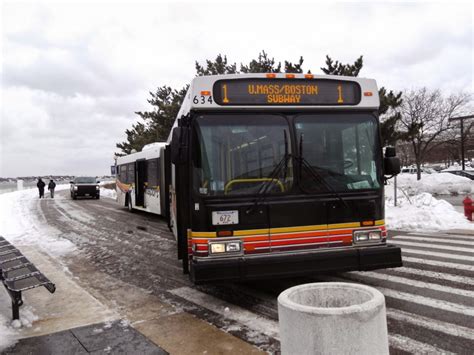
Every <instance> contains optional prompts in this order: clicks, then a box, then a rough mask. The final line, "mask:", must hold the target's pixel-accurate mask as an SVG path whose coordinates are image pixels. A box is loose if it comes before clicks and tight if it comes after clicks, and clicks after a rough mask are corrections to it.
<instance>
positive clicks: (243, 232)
mask: <svg viewBox="0 0 474 355" xmlns="http://www.w3.org/2000/svg"><path fill="white" fill-rule="evenodd" d="M374 223H375V225H376V226H381V225H384V224H385V220H383V219H380V220H377V221H375V222H374ZM359 227H360V222H348V223H334V224H318V225H311V226H297V227H280V228H270V229H268V228H263V229H244V230H235V231H234V233H233V236H236V237H246V236H251V235H259V234H279V233H297V232H310V231H321V230H326V229H327V230H332V229H344V228H359ZM188 237H191V238H192V237H201V238H202V237H204V238H216V237H217V233H216V232H195V231H191V232H190V234H189V235H188Z"/></svg>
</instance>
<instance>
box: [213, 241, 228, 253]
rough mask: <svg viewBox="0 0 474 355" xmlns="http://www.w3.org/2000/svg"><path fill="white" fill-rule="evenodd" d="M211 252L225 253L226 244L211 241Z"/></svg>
mask: <svg viewBox="0 0 474 355" xmlns="http://www.w3.org/2000/svg"><path fill="white" fill-rule="evenodd" d="M210 247H211V248H210V251H211V254H221V253H225V244H224V243H211V244H210Z"/></svg>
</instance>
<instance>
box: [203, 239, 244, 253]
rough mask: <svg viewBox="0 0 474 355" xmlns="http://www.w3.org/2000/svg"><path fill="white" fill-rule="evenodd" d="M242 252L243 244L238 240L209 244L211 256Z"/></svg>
mask: <svg viewBox="0 0 474 355" xmlns="http://www.w3.org/2000/svg"><path fill="white" fill-rule="evenodd" d="M241 250H242V243H241V242H240V241H236V240H229V241H225V242H211V243H209V251H210V253H211V254H226V253H229V254H234V253H239V252H240V251H241Z"/></svg>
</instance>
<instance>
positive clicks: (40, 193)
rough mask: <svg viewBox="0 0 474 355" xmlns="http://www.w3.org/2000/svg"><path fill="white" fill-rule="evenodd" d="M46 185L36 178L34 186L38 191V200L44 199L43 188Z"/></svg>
mask: <svg viewBox="0 0 474 355" xmlns="http://www.w3.org/2000/svg"><path fill="white" fill-rule="evenodd" d="M45 185H46V184H45V183H44V181H43V180H41V178H38V183H37V184H36V186H37V187H38V191H39V198H44V186H45Z"/></svg>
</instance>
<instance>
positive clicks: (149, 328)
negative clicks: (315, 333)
mask: <svg viewBox="0 0 474 355" xmlns="http://www.w3.org/2000/svg"><path fill="white" fill-rule="evenodd" d="M21 250H22V252H23V253H24V254H25V256H27V257H28V258H29V259H30V260H31V261H32V262H33V263H34V264H35V265H36V266H37V267H38V269H39V270H41V271H42V272H44V274H45V275H46V276H47V277H48V278H49V279H50V280H51V281H52V282H54V283H55V284H56V289H57V291H56V293H54V294H52V295H51V294H49V292H47V291H46V290H44V289H42V288H39V289H34V290H30V291H26V292H25V293H24V300H25V304H24V305H23V306H22V307H21V308H20V318H22V316H21V313H22V309H26V310H27V312H32V313H33V314H34V316H36V317H37V318H38V320H36V321H33V322H32V326H31V327H23V328H21V329H19V330H18V331H17V333H18V334H17V336H18V338H19V341H18V342H17V344H16V345H15V346H13V347H12V348H9V349H7V350H5V353H6V354H25V355H26V354H88V353H89V354H99V353H101V354H107V353H109V352H110V353H114V354H115V353H122V354H137V353H139V354H167V353H170V354H197V353H201V354H203V353H204V354H230V353H232V354H254V353H262V354H263V353H264V352H263V351H261V350H260V349H258V348H257V347H255V346H253V345H251V344H249V343H247V342H245V341H244V340H242V339H240V338H237V337H235V336H233V335H231V334H229V333H226V332H224V331H222V330H220V329H218V328H216V327H215V326H213V325H211V324H209V323H207V322H205V321H204V320H201V319H199V318H197V317H195V316H194V315H192V314H189V313H187V312H185V311H183V310H180V309H176V308H174V307H173V306H171V305H169V304H168V303H165V302H163V301H162V300H161V299H160V298H159V297H157V296H155V295H153V294H150V292H149V291H147V290H143V289H141V288H139V287H136V286H133V285H130V284H126V283H124V282H122V281H120V280H117V279H114V278H112V277H110V276H109V275H107V274H105V273H102V272H100V271H98V270H96V269H94V268H93V267H92V266H91V265H90V264H88V263H84V261H83V259H80V258H76V259H75V258H74V257H72V258H71V259H70V260H69V261H68V266H69V268H71V272H72V274H71V272H70V271H69V270H68V269H67V268H65V267H64V265H61V264H60V263H59V261H58V260H57V259H54V258H52V257H50V256H49V255H46V254H43V253H41V252H39V251H38V250H35V249H33V248H31V247H21ZM25 307H26V308H25ZM0 312H1V313H2V314H3V315H4V316H6V317H10V316H11V309H10V299H9V297H8V296H7V295H6V294H5V297H1V298H0ZM23 313H24V310H23Z"/></svg>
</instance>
